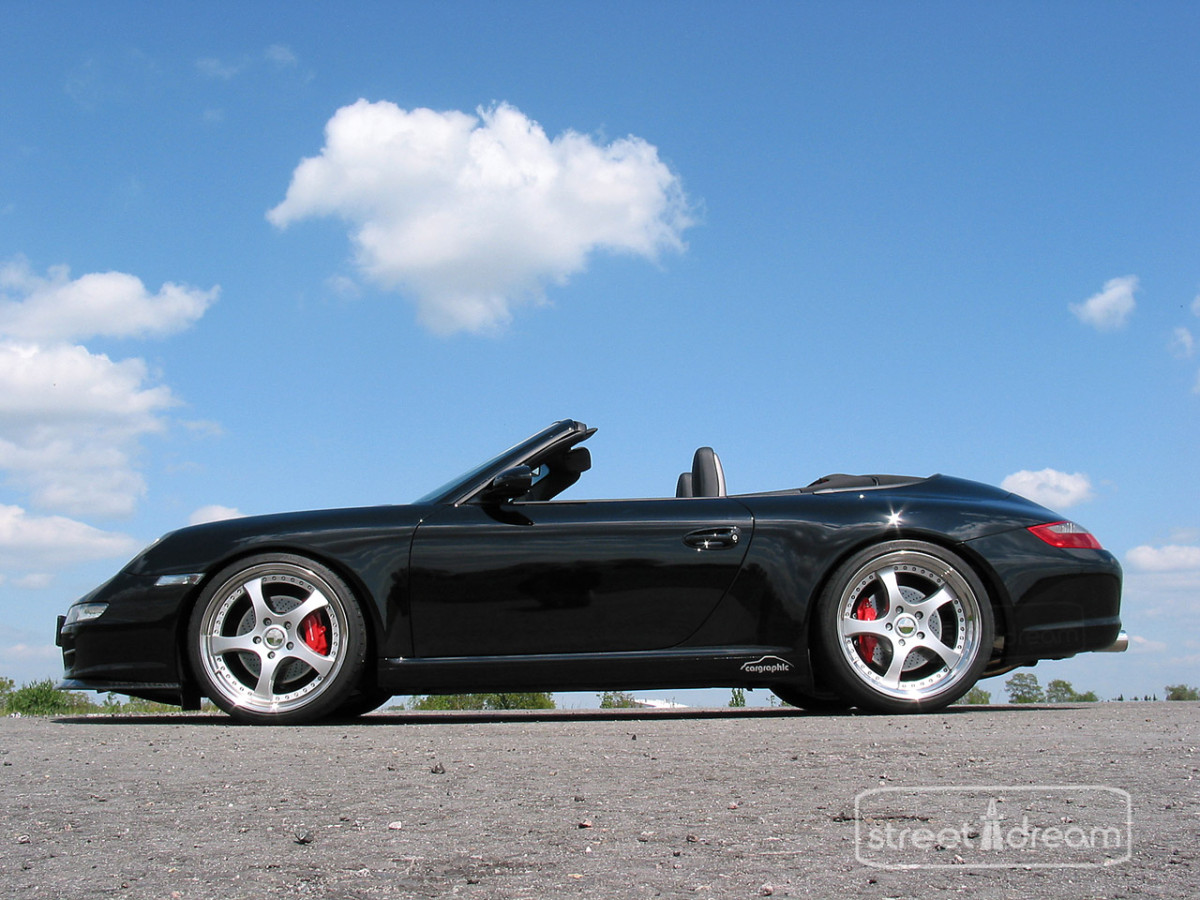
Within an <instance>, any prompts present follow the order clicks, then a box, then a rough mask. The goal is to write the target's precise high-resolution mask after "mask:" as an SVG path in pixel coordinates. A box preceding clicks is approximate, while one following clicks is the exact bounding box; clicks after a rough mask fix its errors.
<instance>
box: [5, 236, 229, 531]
mask: <svg viewBox="0 0 1200 900" xmlns="http://www.w3.org/2000/svg"><path fill="white" fill-rule="evenodd" d="M217 293H218V289H217V288H213V289H212V290H209V291H197V290H193V289H190V288H183V287H179V286H177V285H173V284H167V285H164V286H163V288H162V289H161V290H160V291H159V292H158V293H157V294H150V293H149V292H147V291H146V289H145V287H144V286H143V284H142V282H141V281H140V280H138V279H137V278H135V277H133V276H132V275H126V274H123V273H120V272H106V273H98V274H90V275H84V276H82V277H80V278H77V279H72V278H71V277H70V275H69V274H68V271H67V269H66V267H61V266H60V267H55V268H52V269H50V271H49V273H48V274H47V275H46V276H42V275H38V274H36V273H34V272H33V271H32V270H31V268H30V266H29V264H28V263H27V262H25V261H24V260H22V259H17V260H14V261H12V262H9V263H7V264H4V265H2V266H0V472H4V473H5V475H6V476H7V480H8V482H9V484H10V485H13V486H15V487H17V488H20V489H21V490H24V491H26V492H28V494H29V496H30V499H31V501H32V503H33V504H34V505H35V506H36V507H39V508H40V509H43V510H49V511H54V512H62V513H69V514H71V515H100V516H114V515H127V514H129V513H131V512H132V511H133V508H134V505H135V504H136V502H137V500H138V498H139V497H140V496H141V495H142V494H143V493H144V491H145V482H144V480H143V479H142V476H141V474H140V473H139V472H138V469H137V464H136V463H137V455H138V451H139V449H140V442H141V438H142V437H144V436H145V435H147V434H150V433H152V432H156V431H160V430H161V429H162V428H163V427H164V421H163V418H162V414H163V413H164V411H165V410H167V409H168V408H170V407H171V406H173V405H174V404H175V403H176V400H175V398H174V396H173V395H172V393H171V390H170V388H168V387H167V386H166V385H161V384H154V383H153V380H152V378H151V376H150V373H149V371H148V368H147V366H146V363H145V362H144V361H143V360H141V359H138V358H131V359H124V360H113V359H110V358H109V357H108V356H106V355H103V354H97V353H92V352H91V351H89V350H88V349H87V348H86V347H83V346H80V345H79V344H76V343H74V341H77V340H80V339H84V338H89V337H95V336H107V337H148V336H160V335H166V334H172V333H174V332H177V331H180V330H182V329H184V328H186V327H188V326H189V325H191V324H192V323H193V322H195V320H196V319H197V318H199V317H200V316H201V315H203V313H204V311H205V310H206V309H207V308H208V306H209V305H210V304H211V303H212V302H213V301H214V300H215V299H216V296H217Z"/></svg>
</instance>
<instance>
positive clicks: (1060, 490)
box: [1000, 469, 1095, 509]
mask: <svg viewBox="0 0 1200 900" xmlns="http://www.w3.org/2000/svg"><path fill="white" fill-rule="evenodd" d="M1000 486H1001V487H1002V488H1004V490H1006V491H1012V492H1013V493H1014V494H1020V495H1021V496H1022V497H1026V498H1028V499H1030V500H1032V501H1033V502H1034V503H1040V504H1042V506H1048V507H1050V508H1051V509H1066V508H1067V507H1070V506H1076V505H1078V504H1080V503H1084V502H1086V501H1088V500H1091V499H1092V498H1093V497H1094V496H1095V494H1094V492H1093V491H1092V482H1091V479H1089V478H1088V477H1087V475H1084V474H1083V473H1082V472H1076V473H1075V474H1073V475H1071V474H1068V473H1066V472H1059V471H1058V470H1057V469H1042V470H1040V471H1038V472H1031V471H1029V470H1028V469H1023V470H1022V471H1020V472H1014V473H1013V474H1012V475H1009V476H1008V477H1007V478H1005V479H1004V481H1002V482H1001V483H1000Z"/></svg>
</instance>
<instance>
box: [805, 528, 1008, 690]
mask: <svg viewBox="0 0 1200 900" xmlns="http://www.w3.org/2000/svg"><path fill="white" fill-rule="evenodd" d="M994 634H995V617H994V615H993V612H992V606H991V602H990V601H989V600H988V596H987V592H986V590H985V589H984V586H983V583H982V582H981V581H980V580H979V577H978V576H977V575H976V574H975V572H974V571H973V570H972V569H971V567H970V566H969V565H968V564H967V563H966V562H964V561H963V560H962V559H961V558H960V557H959V556H957V555H956V554H954V553H951V552H950V551H948V550H946V549H944V548H942V547H938V546H936V545H934V544H928V543H925V542H923V541H888V542H886V543H883V544H879V545H877V546H874V547H870V548H868V549H866V550H863V551H862V552H860V553H857V554H855V555H854V556H853V557H851V558H850V559H849V560H847V561H846V562H845V563H844V564H843V565H842V566H840V567H839V568H838V570H837V571H836V572H835V573H834V576H833V578H832V579H830V582H829V584H828V586H827V587H826V588H825V590H824V591H823V592H822V594H821V597H820V599H819V600H818V604H817V620H816V634H815V635H814V643H815V649H816V652H817V660H818V664H819V665H820V666H821V674H822V676H823V677H824V678H825V679H826V681H827V682H828V684H829V686H830V687H831V688H832V689H833V690H834V692H835V693H836V694H838V695H840V696H843V697H845V698H846V700H847V701H848V703H849V704H852V705H854V706H860V707H863V708H864V709H869V710H872V711H875V712H883V713H906V712H922V711H924V712H929V711H932V710H937V709H941V708H943V707H945V706H948V705H949V704H951V703H953V702H954V701H955V700H957V699H958V698H959V697H961V696H963V695H964V694H965V693H966V692H967V691H969V690H970V689H971V688H972V687H973V686H974V684H975V682H976V681H978V680H979V677H980V676H981V675H982V673H983V670H984V669H985V668H986V667H987V663H988V659H989V658H990V657H991V653H992V642H993V639H994Z"/></svg>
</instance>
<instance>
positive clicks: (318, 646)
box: [300, 612, 329, 656]
mask: <svg viewBox="0 0 1200 900" xmlns="http://www.w3.org/2000/svg"><path fill="white" fill-rule="evenodd" d="M300 636H301V637H302V638H303V639H304V643H306V644H308V648H309V649H310V650H312V651H313V653H320V654H321V655H322V656H327V655H328V654H329V629H328V628H327V627H326V626H325V622H324V620H322V618H321V616H320V614H319V613H315V612H311V613H309V614H308V615H307V616H305V617H304V621H303V622H301V623H300Z"/></svg>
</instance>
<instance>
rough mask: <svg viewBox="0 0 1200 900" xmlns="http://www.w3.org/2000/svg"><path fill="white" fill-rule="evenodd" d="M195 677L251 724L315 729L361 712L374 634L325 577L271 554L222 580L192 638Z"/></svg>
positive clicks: (198, 610) (207, 595) (201, 606)
mask: <svg viewBox="0 0 1200 900" xmlns="http://www.w3.org/2000/svg"><path fill="white" fill-rule="evenodd" d="M188 651H189V654H190V658H191V663H192V670H193V672H195V674H196V675H197V676H198V677H199V679H200V681H201V683H202V685H203V688H204V692H205V693H206V694H207V695H208V696H209V697H210V698H211V699H212V701H213V702H214V703H216V704H217V706H219V707H221V709H223V710H225V711H226V712H228V713H229V714H230V715H232V716H234V717H236V718H238V719H241V720H243V721H246V722H255V723H265V722H275V723H298V722H309V721H313V720H315V719H319V718H321V717H323V716H326V715H329V714H331V713H335V712H337V711H338V710H339V708H340V707H342V706H343V705H345V704H347V703H352V702H353V701H352V700H351V698H352V695H353V694H354V692H355V691H356V689H357V688H358V685H359V681H360V678H361V675H362V671H363V666H364V659H365V655H366V627H365V624H364V622H363V615H362V611H361V610H360V609H359V607H358V604H357V603H356V602H355V600H354V597H353V595H352V594H351V592H350V589H349V588H348V587H347V586H346V585H345V583H344V582H343V581H342V580H341V579H340V578H338V577H337V575H335V574H334V573H333V572H331V571H330V570H329V569H327V568H326V567H324V566H322V565H320V564H319V563H316V562H314V561H313V560H309V559H305V558H303V557H299V556H293V555H290V554H271V555H264V556H257V557H253V558H250V559H246V560H243V561H241V562H239V563H237V564H235V565H233V566H231V567H229V568H228V569H226V570H225V571H223V572H221V573H219V574H218V575H217V576H216V577H215V578H214V579H213V580H212V582H211V583H210V584H209V586H208V587H207V588H205V590H204V591H203V592H202V593H201V595H200V599H199V601H198V602H197V603H196V607H195V609H194V610H193V611H192V618H191V623H190V627H189V629H188Z"/></svg>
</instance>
